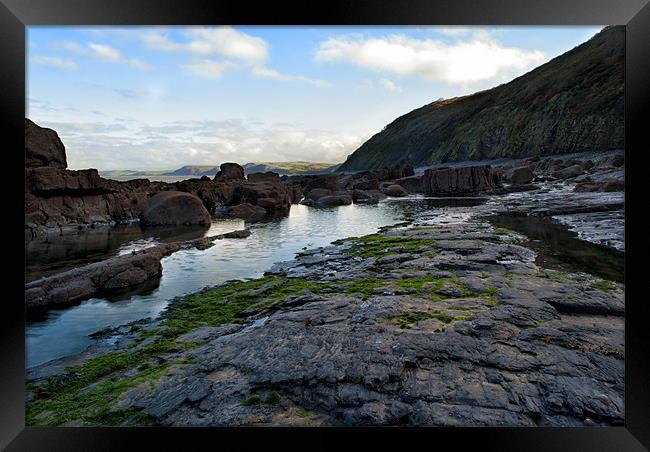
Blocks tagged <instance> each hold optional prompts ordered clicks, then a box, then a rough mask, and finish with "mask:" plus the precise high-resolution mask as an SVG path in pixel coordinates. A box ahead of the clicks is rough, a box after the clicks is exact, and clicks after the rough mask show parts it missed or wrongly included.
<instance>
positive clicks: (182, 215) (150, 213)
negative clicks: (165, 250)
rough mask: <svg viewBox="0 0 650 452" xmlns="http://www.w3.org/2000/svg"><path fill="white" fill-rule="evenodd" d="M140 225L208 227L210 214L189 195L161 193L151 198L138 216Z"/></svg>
mask: <svg viewBox="0 0 650 452" xmlns="http://www.w3.org/2000/svg"><path fill="white" fill-rule="evenodd" d="M140 224H141V225H142V226H144V227H154V226H208V225H209V224H210V214H209V213H208V211H207V210H206V208H205V206H204V205H203V203H202V202H201V200H200V199H199V198H198V197H197V196H195V195H192V194H190V193H184V192H181V191H174V190H170V191H163V192H161V193H158V194H157V195H155V196H153V197H152V198H151V199H150V200H149V202H148V203H147V205H146V206H145V208H144V209H143V210H142V213H141V214H140Z"/></svg>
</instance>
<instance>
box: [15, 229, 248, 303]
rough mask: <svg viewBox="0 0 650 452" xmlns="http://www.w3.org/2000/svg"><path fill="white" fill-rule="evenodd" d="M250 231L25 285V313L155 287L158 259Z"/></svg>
mask: <svg viewBox="0 0 650 452" xmlns="http://www.w3.org/2000/svg"><path fill="white" fill-rule="evenodd" d="M250 234H251V233H250V230H248V229H243V230H239V231H232V232H227V233H225V234H220V235H214V236H210V237H202V238H199V239H194V240H188V241H184V242H171V243H163V244H161V245H156V246H153V247H150V248H145V249H143V250H140V251H134V252H132V253H131V254H126V255H122V256H115V257H112V258H109V259H106V260H103V261H100V262H94V263H92V264H88V265H84V266H83V267H79V268H75V269H73V270H69V271H66V272H62V273H58V274H55V275H52V276H48V277H45V278H41V279H38V280H36V281H32V282H30V283H28V284H26V285H25V303H26V306H27V309H28V310H32V309H42V308H49V307H53V306H61V305H68V304H72V303H76V302H79V301H82V300H85V299H88V298H91V297H94V296H111V295H118V294H122V293H125V292H129V291H133V290H137V289H138V288H142V287H143V286H144V287H150V286H152V285H157V283H158V281H159V280H160V277H161V276H162V271H163V268H162V263H161V259H162V258H163V257H165V256H168V255H170V254H172V253H174V252H176V251H178V250H180V249H184V248H200V249H205V248H209V247H211V246H213V245H214V241H215V240H218V239H224V238H246V237H248V236H249V235H250Z"/></svg>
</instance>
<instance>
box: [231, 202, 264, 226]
mask: <svg viewBox="0 0 650 452" xmlns="http://www.w3.org/2000/svg"><path fill="white" fill-rule="evenodd" d="M227 215H228V216H229V217H232V218H240V219H242V220H244V221H246V222H248V223H254V222H256V221H261V220H262V219H263V218H264V217H265V216H266V209H264V208H263V207H260V206H254V205H252V204H250V203H247V202H245V203H242V204H238V205H236V206H232V207H229V208H228V210H227Z"/></svg>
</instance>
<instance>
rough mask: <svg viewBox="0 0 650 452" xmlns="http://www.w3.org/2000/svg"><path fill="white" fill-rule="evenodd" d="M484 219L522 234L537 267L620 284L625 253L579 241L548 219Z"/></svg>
mask: <svg viewBox="0 0 650 452" xmlns="http://www.w3.org/2000/svg"><path fill="white" fill-rule="evenodd" d="M486 219H487V220H488V221H489V222H490V223H491V224H492V225H493V226H494V227H496V228H506V229H511V230H513V231H516V232H519V233H521V234H524V235H525V236H526V237H528V238H529V239H530V240H529V241H527V242H526V243H524V246H526V247H528V248H531V249H532V250H534V251H535V252H536V253H537V259H536V263H537V264H538V265H539V266H540V267H544V268H551V269H555V270H560V271H565V272H584V273H590V274H592V275H596V276H599V277H601V278H603V279H608V280H610V281H617V282H623V278H624V274H625V254H624V253H621V252H620V251H617V250H615V249H613V248H609V247H606V246H603V245H598V244H595V243H591V242H587V241H585V240H580V239H579V238H578V235H577V234H576V233H575V232H571V231H569V230H568V229H567V228H566V226H563V225H561V224H558V223H555V222H553V221H552V220H550V219H548V218H542V217H534V216H530V217H529V216H514V215H495V216H491V217H486Z"/></svg>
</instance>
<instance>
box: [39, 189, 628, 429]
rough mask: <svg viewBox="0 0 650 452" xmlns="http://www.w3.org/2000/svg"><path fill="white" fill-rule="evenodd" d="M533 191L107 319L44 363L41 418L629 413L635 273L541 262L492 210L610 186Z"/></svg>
mask: <svg viewBox="0 0 650 452" xmlns="http://www.w3.org/2000/svg"><path fill="white" fill-rule="evenodd" d="M545 190H547V191H545ZM516 195H518V193H511V194H509V195H503V196H500V197H495V198H494V199H493V200H491V201H490V202H488V203H486V204H484V205H482V206H477V207H472V208H456V209H454V210H453V213H449V212H443V213H440V212H431V214H430V215H428V216H427V215H424V216H422V218H419V219H418V220H416V222H415V223H413V224H409V225H399V226H397V227H393V228H383V230H382V231H380V232H378V233H377V234H372V235H370V236H365V237H357V238H350V239H346V240H341V241H338V242H335V243H334V244H332V245H331V246H329V247H325V248H321V249H314V250H308V251H305V252H304V253H301V254H300V255H299V256H297V257H296V259H295V260H293V261H289V262H284V263H278V264H276V265H275V266H274V267H273V268H271V269H269V271H268V272H267V273H266V275H265V276H264V277H263V278H261V279H257V280H249V281H234V282H230V283H226V284H224V285H221V286H217V287H213V288H206V289H205V290H203V291H201V292H199V293H196V294H192V295H189V296H187V297H183V298H179V299H176V300H174V301H173V302H172V303H171V304H170V306H169V307H168V309H167V310H166V311H165V312H164V313H163V315H162V316H160V318H157V319H153V320H145V321H141V322H135V323H134V324H131V325H127V326H122V327H118V328H116V329H114V330H111V331H105V332H103V336H104V337H103V339H98V341H97V343H96V344H95V345H94V346H91V347H90V348H89V349H88V350H86V352H84V353H82V354H80V355H77V356H73V357H68V358H64V359H61V360H55V361H52V362H50V363H46V364H44V365H41V366H37V367H35V368H32V369H29V371H28V381H29V383H28V399H29V401H28V408H27V409H28V415H27V419H28V425H178V426H181V425H182V426H199V425H468V426H469V425H476V426H479V425H484V426H488V425H489V426H497V425H511V426H531V425H538V426H579V425H580V426H581V425H622V424H623V421H624V406H623V388H624V329H623V321H624V312H625V303H624V286H623V285H622V284H619V283H614V282H611V281H606V280H602V279H599V278H597V277H594V276H591V275H588V274H584V273H566V272H558V271H553V270H549V269H544V268H541V267H539V266H538V265H537V264H536V263H535V253H534V252H533V251H531V250H530V249H528V248H526V247H523V246H521V243H523V240H524V237H522V236H521V235H520V234H517V233H515V232H513V231H507V230H498V229H495V228H494V227H492V226H491V225H490V224H489V223H487V222H486V221H484V220H482V219H481V218H482V216H483V215H486V214H490V213H498V212H499V211H500V210H501V209H506V210H510V209H512V208H513V205H512V203H518V204H517V207H518V208H519V209H520V213H521V214H524V213H528V214H535V211H534V209H540V208H541V207H542V206H544V205H546V208H547V210H548V211H550V212H552V211H553V208H552V206H553V205H554V203H555V204H558V203H559V202H560V200H561V199H565V200H566V199H569V200H571V199H573V200H574V201H575V202H574V206H575V209H578V208H579V206H581V205H584V204H585V202H586V201H585V200H586V199H591V200H592V201H591V202H592V203H593V205H594V206H596V205H597V203H598V200H601V201H602V200H603V198H602V196H599V195H598V194H597V193H587V194H582V193H581V194H580V196H579V197H578V198H572V196H574V195H576V194H575V193H573V191H572V189H571V188H570V187H564V188H560V189H556V190H555V191H554V190H553V189H549V188H546V189H545V188H542V190H541V192H540V193H536V194H535V193H533V194H532V195H529V196H531V197H533V198H534V197H535V196H539V197H540V198H539V199H538V200H536V201H534V202H533V201H531V199H528V200H527V203H526V202H522V201H525V200H522V199H517V196H516ZM511 198H512V199H511ZM540 200H541V201H540ZM604 201H605V202H604V203H601V207H600V208H602V209H604V208H605V207H607V206H610V207H611V205H614V204H615V203H610V202H609V201H607V199H605V200H604ZM565 204H566V205H569V204H570V203H569V202H566V203H565ZM603 205H604V206H605V207H602V206H603ZM596 208H598V207H596ZM567 209H568V207H567ZM575 209H574V210H575ZM439 215H444V217H443V218H440V217H439ZM100 336H102V335H100Z"/></svg>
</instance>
